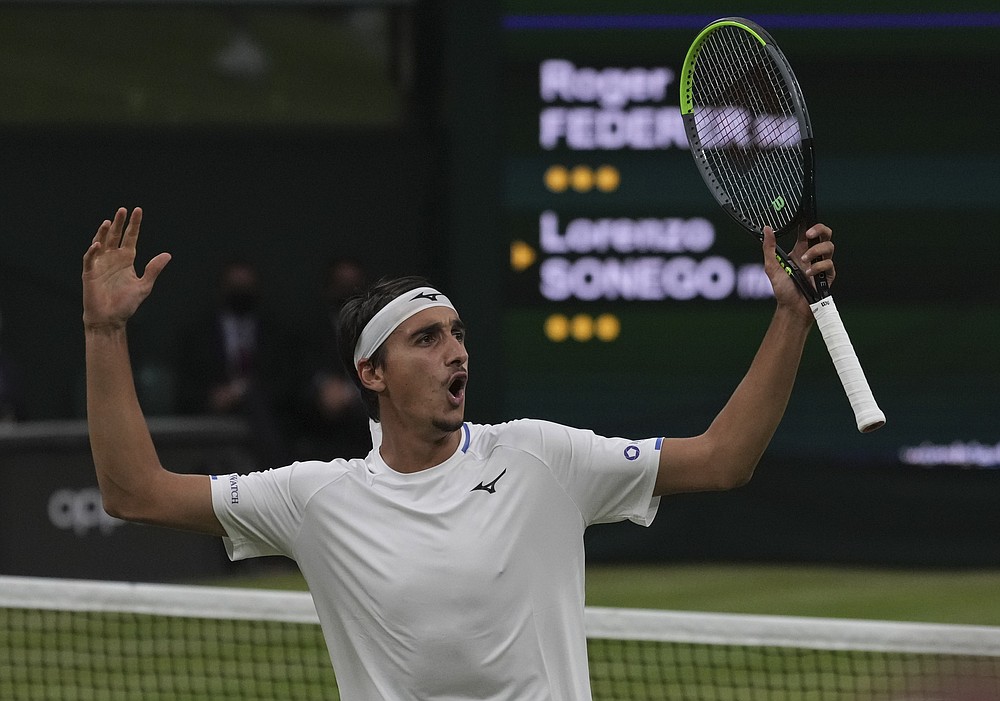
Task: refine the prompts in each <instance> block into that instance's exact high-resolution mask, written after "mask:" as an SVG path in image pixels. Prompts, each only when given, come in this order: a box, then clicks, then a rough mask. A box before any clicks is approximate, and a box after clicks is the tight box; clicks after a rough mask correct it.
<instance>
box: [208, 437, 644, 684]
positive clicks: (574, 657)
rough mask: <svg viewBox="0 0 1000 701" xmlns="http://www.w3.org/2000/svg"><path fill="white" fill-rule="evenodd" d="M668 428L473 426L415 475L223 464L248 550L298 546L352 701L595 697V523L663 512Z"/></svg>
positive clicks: (239, 549)
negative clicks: (590, 554) (590, 641)
mask: <svg viewBox="0 0 1000 701" xmlns="http://www.w3.org/2000/svg"><path fill="white" fill-rule="evenodd" d="M660 443H661V440H660V439H646V440H640V441H631V440H627V439H623V438H602V437H600V436H596V435H595V434H594V433H592V432H590V431H582V430H578V429H572V428H567V427H565V426H560V425H557V424H553V423H548V422H544V421H536V420H521V421H513V422H510V423H505V424H499V425H492V426H487V425H476V424H468V423H466V424H464V425H463V428H462V440H461V443H460V445H459V449H458V450H457V451H456V452H455V454H454V455H453V456H452V457H450V458H449V459H448V460H446V461H445V462H443V463H441V464H440V465H437V466H435V467H432V468H429V469H427V470H423V471H421V472H416V473H412V474H402V473H399V472H396V471H394V470H392V469H391V468H390V467H388V466H387V465H386V464H385V463H384V462H383V461H382V459H381V457H380V456H379V454H378V451H377V450H373V451H372V452H371V453H370V454H369V455H368V457H367V458H365V459H364V460H361V459H355V460H349V461H348V460H334V461H332V462H300V463H295V464H293V465H290V466H288V467H283V468H280V469H276V470H268V471H266V472H257V473H251V474H249V475H246V476H238V475H229V476H220V477H214V478H213V482H212V485H213V487H212V493H213V502H214V506H215V512H216V514H217V515H218V517H219V520H220V521H221V522H222V525H223V526H224V527H225V529H226V532H227V533H228V538H226V539H225V540H226V548H227V551H228V552H229V555H230V557H231V558H232V559H234V560H238V559H243V558H248V557H254V556H259V555H275V554H280V555H286V556H288V557H290V558H292V559H294V560H295V561H296V562H297V563H298V565H299V568H300V569H301V571H302V573H303V575H304V576H305V579H306V581H307V583H308V585H309V588H310V590H311V592H312V596H313V600H314V602H315V604H316V609H317V612H318V614H319V618H320V621H321V623H322V626H323V631H324V635H325V637H326V642H327V646H328V648H329V652H330V657H331V659H332V661H333V666H334V671H335V672H336V675H337V682H338V686H339V689H340V693H341V696H342V697H343V698H344V699H345V700H346V701H374V700H376V699H385V700H386V701H432V700H441V701H444V700H446V699H447V700H448V701H460V700H461V701H465V700H472V699H475V700H477V701H486V700H490V701H501V700H503V701H510V700H512V699H516V700H517V701H581V699H589V698H591V694H590V678H589V672H588V667H587V648H586V637H585V632H584V623H583V609H584V564H585V563H584V547H583V533H584V529H585V528H586V527H587V526H589V525H590V524H593V523H607V522H613V521H621V520H624V519H630V520H632V521H634V522H636V523H639V524H641V525H649V524H650V523H651V522H652V520H653V516H654V515H655V513H656V509H657V507H658V505H659V498H655V497H653V496H652V492H653V484H654V481H655V478H656V469H657V464H658V457H659V449H660Z"/></svg>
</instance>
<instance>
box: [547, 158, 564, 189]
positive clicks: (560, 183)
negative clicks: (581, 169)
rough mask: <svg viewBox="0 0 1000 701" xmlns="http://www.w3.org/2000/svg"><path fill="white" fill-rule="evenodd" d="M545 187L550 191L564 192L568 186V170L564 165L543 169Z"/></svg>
mask: <svg viewBox="0 0 1000 701" xmlns="http://www.w3.org/2000/svg"><path fill="white" fill-rule="evenodd" d="M544 180H545V187H547V188H548V189H549V190H551V191H552V192H566V188H567V187H569V171H568V170H566V168H565V166H560V165H554V166H549V167H548V168H547V169H546V171H545V176H544Z"/></svg>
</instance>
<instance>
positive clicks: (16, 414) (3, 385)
mask: <svg viewBox="0 0 1000 701" xmlns="http://www.w3.org/2000/svg"><path fill="white" fill-rule="evenodd" d="M24 400H25V397H24V381H23V379H22V378H21V367H20V365H19V364H18V363H17V362H15V361H14V359H13V358H11V357H10V355H9V354H8V353H6V352H5V351H4V346H3V315H2V314H0V423H8V422H13V421H23V420H24Z"/></svg>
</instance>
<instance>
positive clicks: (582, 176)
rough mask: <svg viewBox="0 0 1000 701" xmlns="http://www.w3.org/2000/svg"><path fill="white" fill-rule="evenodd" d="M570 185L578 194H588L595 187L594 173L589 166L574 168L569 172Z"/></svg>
mask: <svg viewBox="0 0 1000 701" xmlns="http://www.w3.org/2000/svg"><path fill="white" fill-rule="evenodd" d="M569 183H570V187H572V188H573V189H574V190H576V191H577V192H587V191H589V190H590V189H591V188H592V187H594V171H593V170H591V169H590V167H589V166H573V170H571V171H570V172H569Z"/></svg>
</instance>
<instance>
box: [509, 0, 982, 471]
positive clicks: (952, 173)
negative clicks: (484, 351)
mask: <svg viewBox="0 0 1000 701" xmlns="http://www.w3.org/2000/svg"><path fill="white" fill-rule="evenodd" d="M550 5H551V7H549V8H547V9H546V8H539V4H538V3H527V2H515V1H513V0H510V1H508V2H507V3H506V6H505V12H504V14H503V16H502V19H501V22H502V29H501V42H500V47H501V53H502V55H501V62H500V63H501V66H500V68H501V71H502V81H501V82H502V87H501V95H500V99H499V101H498V104H499V105H500V110H501V119H502V124H503V129H502V137H501V164H500V166H501V168H502V173H503V194H502V202H501V207H500V212H501V216H502V224H501V226H502V231H503V236H504V238H505V241H506V243H507V244H508V245H509V261H508V264H507V270H506V273H505V276H504V280H503V289H502V293H501V294H502V303H501V305H500V306H501V309H502V312H501V318H502V329H503V364H504V370H503V390H504V392H503V395H504V409H503V411H504V413H505V414H506V415H508V416H510V417H514V416H538V417H542V418H549V419H553V420H557V421H562V422H566V423H569V424H572V425H577V426H581V427H586V428H593V429H594V430H596V431H598V432H600V433H605V434H617V435H629V436H646V435H691V434H694V433H700V432H701V431H703V430H704V429H705V428H706V427H707V426H708V424H709V423H710V422H711V420H712V418H713V417H714V416H715V414H716V413H717V412H718V411H719V410H720V409H721V408H722V406H723V405H724V403H725V401H726V399H727V398H728V397H729V395H730V393H731V392H732V391H733V389H735V387H736V385H737V384H738V382H739V380H740V379H741V378H742V376H743V373H744V372H745V371H746V369H747V367H748V366H749V364H750V362H751V360H752V358H753V354H754V352H755V350H756V348H757V346H758V344H759V342H760V340H761V338H762V336H763V334H764V331H765V329H766V326H767V323H768V321H769V319H770V317H771V313H772V310H773V306H774V301H773V297H772V293H771V289H770V285H769V283H768V280H767V278H766V276H765V275H764V273H763V266H762V259H761V253H760V247H759V245H757V244H756V243H755V241H754V240H753V239H752V238H751V237H750V236H749V235H748V234H746V233H745V232H744V231H743V230H742V229H740V228H739V227H738V226H737V225H736V224H735V223H734V222H733V221H732V220H730V219H729V217H728V216H727V215H726V214H725V213H724V212H722V210H721V209H720V208H719V207H718V206H717V205H716V204H715V202H714V200H713V199H712V197H711V195H710V194H709V192H708V190H707V188H706V187H705V185H704V183H703V181H702V179H701V177H700V175H699V173H698V172H697V170H696V168H695V166H694V163H693V162H692V158H691V154H690V152H689V150H688V146H687V140H686V138H685V135H684V130H683V126H682V122H681V117H680V111H679V106H678V103H679V96H678V82H679V77H680V69H681V64H682V62H683V59H684V55H685V53H686V51H687V48H688V46H689V45H690V43H691V40H692V39H693V38H694V36H695V35H696V34H697V32H698V31H699V30H700V29H701V28H702V27H703V26H705V25H706V24H707V23H708V22H709V21H711V20H713V19H716V17H715V16H710V15H705V14H703V12H704V9H703V8H702V9H700V10H699V9H697V8H695V9H693V10H692V13H691V14H683V13H678V14H663V13H662V12H658V11H657V10H655V9H654V8H653V5H652V4H651V3H641V2H615V3H600V2H590V3H572V4H566V3H564V4H563V5H564V6H565V7H564V6H563V5H560V4H559V3H550ZM785 5H787V7H792V5H791V4H780V3H778V4H776V3H770V4H766V3H765V4H764V6H765V7H767V8H768V9H767V11H766V12H757V13H750V12H749V11H748V12H747V13H745V16H747V17H748V18H750V19H753V20H755V21H756V22H758V23H759V24H761V25H762V26H763V27H764V28H765V29H768V31H769V32H770V33H771V34H772V35H773V36H774V38H775V39H776V41H777V42H778V44H779V45H780V46H781V47H782V48H783V50H784V51H785V53H786V55H787V56H788V57H789V60H790V62H791V64H792V66H793V69H794V70H795V72H796V75H797V76H798V78H799V81H800V83H801V84H802V88H803V91H804V93H805V97H806V101H807V103H808V105H809V110H810V114H811V116H812V119H813V126H814V136H815V142H816V152H817V155H816V158H817V189H818V206H819V218H820V220H821V221H822V222H824V223H826V224H828V225H829V226H830V227H831V228H832V229H833V230H834V240H835V243H836V244H837V256H836V261H837V265H838V276H837V281H836V284H835V287H834V294H835V297H836V299H837V303H838V307H839V308H840V310H841V314H842V316H843V318H844V321H845V324H846V325H847V328H848V330H849V331H850V333H851V335H852V340H853V342H854V345H855V348H856V350H857V352H858V356H859V358H860V359H861V362H862V365H863V367H864V368H865V370H866V373H867V375H868V379H869V382H870V384H871V386H872V389H873V391H874V393H875V396H876V398H877V400H878V401H879V403H880V405H881V407H882V409H883V410H884V411H885V413H886V415H887V419H888V423H887V425H886V427H885V428H883V429H882V430H880V431H878V432H876V433H874V434H870V435H864V436H863V435H861V434H859V433H858V432H857V429H856V427H855V423H854V417H853V413H852V412H851V409H850V406H849V404H848V402H847V399H846V397H845V395H844V392H843V389H842V388H841V386H840V384H839V381H838V379H837V377H836V373H835V371H834V368H833V365H832V363H831V361H830V358H829V355H828V353H827V351H826V349H825V347H824V345H823V343H822V340H821V339H820V338H819V335H818V332H814V333H813V334H812V336H811V338H810V341H809V343H808V345H807V348H806V352H805V355H804V358H803V360H802V364H801V369H800V373H799V379H798V381H797V383H796V388H795V391H794V394H793V398H792V402H791V404H790V407H789V411H788V413H787V414H786V417H785V419H784V420H783V422H782V425H781V427H780V428H779V432H778V435H777V436H776V438H775V441H774V443H773V444H772V451H774V452H775V453H777V454H779V455H785V456H794V455H797V454H810V455H820V456H825V457H828V458H830V459H835V460H838V461H845V464H859V463H866V462H870V461H878V462H880V463H886V462H888V463H893V464H895V463H901V464H905V465H914V466H934V467H938V466H942V465H944V466H955V467H963V468H964V467H976V468H984V469H988V468H997V467H1000V421H998V420H997V417H998V416H1000V370H998V369H997V366H998V361H1000V349H998V347H1000V304H998V303H1000V292H998V290H997V286H996V284H995V283H994V282H993V279H994V274H995V271H996V270H997V263H996V261H997V260H1000V243H998V241H1000V237H998V236H996V235H995V233H994V232H993V229H994V228H995V227H996V226H997V224H996V222H997V221H998V220H1000V217H998V214H1000V194H998V193H1000V187H998V185H1000V145H998V141H1000V140H998V139H997V138H996V135H995V126H994V125H995V124H996V115H997V112H998V110H1000V91H998V90H997V89H996V88H997V86H996V84H995V70H994V68H993V67H995V66H996V65H1000V14H997V13H995V12H988V11H986V10H985V9H984V8H977V7H967V8H963V7H958V6H957V5H955V4H949V5H948V6H947V8H944V7H943V6H942V7H936V6H934V5H936V4H934V3H924V5H927V7H925V8H922V9H923V10H924V11H917V9H914V8H913V7H912V3H911V4H910V5H909V6H908V7H909V8H910V9H908V10H906V11H905V12H899V13H895V12H889V11H886V12H881V11H880V12H878V13H871V12H869V10H870V7H869V6H867V5H866V6H861V5H860V3H854V5H857V7H856V8H852V5H851V3H846V4H843V6H842V7H840V8H839V10H838V11H839V12H840V14H818V13H817V14H790V13H787V12H782V7H783V6H785ZM681 7H683V5H682V6H681ZM796 7H797V6H796ZM960 10H961V11H960ZM796 12H798V10H796ZM793 367H794V361H793V359H791V358H790V359H789V372H792V371H793Z"/></svg>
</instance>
